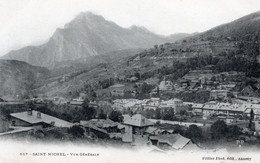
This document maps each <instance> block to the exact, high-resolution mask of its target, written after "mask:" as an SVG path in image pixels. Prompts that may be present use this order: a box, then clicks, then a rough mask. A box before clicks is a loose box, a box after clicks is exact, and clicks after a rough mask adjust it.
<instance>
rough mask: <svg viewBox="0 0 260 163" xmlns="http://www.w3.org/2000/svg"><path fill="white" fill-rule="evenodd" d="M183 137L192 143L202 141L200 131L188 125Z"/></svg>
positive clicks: (196, 127) (195, 126)
mask: <svg viewBox="0 0 260 163" xmlns="http://www.w3.org/2000/svg"><path fill="white" fill-rule="evenodd" d="M185 135H186V136H187V137H188V138H190V139H191V140H193V141H199V140H202V138H203V136H202V131H201V129H200V128H199V127H198V126H197V125H190V126H189V128H188V130H187V131H186V133H185Z"/></svg>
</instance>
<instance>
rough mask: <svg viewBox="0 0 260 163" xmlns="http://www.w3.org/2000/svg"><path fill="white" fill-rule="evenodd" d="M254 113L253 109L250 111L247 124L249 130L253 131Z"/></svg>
mask: <svg viewBox="0 0 260 163" xmlns="http://www.w3.org/2000/svg"><path fill="white" fill-rule="evenodd" d="M254 115H255V114H254V111H253V109H251V111H250V119H249V124H248V128H249V129H250V130H253V120H254Z"/></svg>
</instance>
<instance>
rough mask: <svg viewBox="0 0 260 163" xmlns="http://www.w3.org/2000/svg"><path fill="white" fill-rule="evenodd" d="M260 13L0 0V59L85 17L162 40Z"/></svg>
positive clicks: (237, 0)
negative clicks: (146, 31) (101, 18)
mask: <svg viewBox="0 0 260 163" xmlns="http://www.w3.org/2000/svg"><path fill="white" fill-rule="evenodd" d="M259 10H260V0H0V23H1V25H0V36H1V38H0V56H1V55H4V54H5V53H7V52H9V51H10V50H16V49H19V48H22V47H24V46H27V45H39V44H42V43H44V42H46V41H47V40H48V39H49V38H50V37H51V35H52V34H53V32H54V31H55V29H56V28H58V27H59V28H62V27H63V26H64V25H65V24H66V23H67V22H69V21H70V20H72V19H73V18H74V17H75V16H76V15H77V14H79V13H80V12H86V11H91V12H93V13H95V14H99V15H102V16H104V17H105V18H106V19H107V20H111V21H114V22H115V23H117V24H118V25H120V26H122V27H129V26H131V25H138V26H144V27H146V28H148V29H149V30H150V31H152V32H155V33H157V34H161V35H169V34H173V33H179V32H185V33H193V32H202V31H205V30H208V29H210V28H212V27H215V26H217V25H220V24H223V23H227V22H230V21H232V20H235V19H237V18H240V17H242V16H244V15H247V14H250V13H252V12H256V11H259Z"/></svg>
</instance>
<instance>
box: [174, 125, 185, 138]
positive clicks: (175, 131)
mask: <svg viewBox="0 0 260 163" xmlns="http://www.w3.org/2000/svg"><path fill="white" fill-rule="evenodd" d="M173 133H179V134H181V135H183V134H184V130H183V128H182V127H181V126H180V125H178V124H177V125H173Z"/></svg>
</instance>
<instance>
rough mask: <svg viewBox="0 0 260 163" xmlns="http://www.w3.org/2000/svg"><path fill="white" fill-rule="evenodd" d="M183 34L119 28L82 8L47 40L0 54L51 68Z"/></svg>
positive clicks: (149, 45)
mask: <svg viewBox="0 0 260 163" xmlns="http://www.w3.org/2000/svg"><path fill="white" fill-rule="evenodd" d="M187 36H189V34H183V33H181V34H173V35H171V36H169V37H165V36H161V35H157V34H154V33H152V32H150V31H149V30H147V29H146V28H145V27H138V26H131V27H130V28H123V27H120V26H119V25H117V24H115V23H114V22H111V21H108V20H105V19H104V18H103V17H102V16H99V15H95V14H93V13H91V12H86V13H80V14H79V15H78V16H77V17H76V18H75V19H73V20H72V21H71V22H69V23H67V24H66V25H65V26H64V28H63V29H60V28H58V29H56V31H55V32H54V34H53V36H52V37H51V38H50V39H49V41H48V42H47V43H45V44H43V45H40V46H28V47H25V48H22V49H20V50H16V51H11V52H9V53H8V54H6V55H5V56H3V57H2V58H3V59H14V60H19V61H25V62H27V63H29V64H31V65H36V66H43V67H48V68H53V67H54V66H55V65H56V63H58V62H63V61H67V60H77V59H81V58H88V57H89V56H97V55H101V54H106V53H109V52H113V51H117V50H124V49H140V48H149V47H152V46H153V45H155V44H162V43H165V42H174V41H176V40H178V39H181V38H183V37H187Z"/></svg>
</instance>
